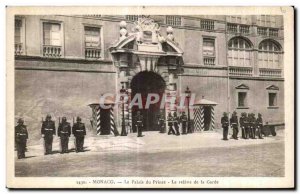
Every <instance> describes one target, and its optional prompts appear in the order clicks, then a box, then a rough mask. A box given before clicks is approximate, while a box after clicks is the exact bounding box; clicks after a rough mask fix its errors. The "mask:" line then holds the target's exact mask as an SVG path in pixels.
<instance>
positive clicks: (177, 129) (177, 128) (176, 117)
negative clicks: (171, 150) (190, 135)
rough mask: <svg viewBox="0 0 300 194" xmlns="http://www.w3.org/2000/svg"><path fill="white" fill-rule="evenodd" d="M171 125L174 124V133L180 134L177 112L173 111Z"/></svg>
mask: <svg viewBox="0 0 300 194" xmlns="http://www.w3.org/2000/svg"><path fill="white" fill-rule="evenodd" d="M173 121H174V123H173V125H174V128H175V132H176V135H177V136H178V135H180V132H179V119H178V116H177V113H176V112H174V113H173Z"/></svg>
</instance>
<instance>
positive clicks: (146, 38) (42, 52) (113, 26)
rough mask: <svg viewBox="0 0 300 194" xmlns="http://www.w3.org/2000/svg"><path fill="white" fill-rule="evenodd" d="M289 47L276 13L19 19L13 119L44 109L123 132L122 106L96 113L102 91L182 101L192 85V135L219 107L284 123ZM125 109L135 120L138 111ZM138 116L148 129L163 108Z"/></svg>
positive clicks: (38, 116)
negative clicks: (151, 94) (286, 49)
mask: <svg viewBox="0 0 300 194" xmlns="http://www.w3.org/2000/svg"><path fill="white" fill-rule="evenodd" d="M283 44H284V40H283V18H282V16H275V15H274V16H273V15H272V16H271V15H257V16H254V15H251V16H250V15H249V16H221V15H218V16H213V15H211V16H178V15H177V16H175V15H169V16H163V15H155V16H150V17H145V16H138V15H127V16H121V15H119V16H116V15H115V16H108V15H84V16H82V15H78V16H74V15H72V16H71V15H47V16H46V15H40V16H33V15H26V16H25V15H24V16H21V15H20V16H16V17H15V116H16V118H17V117H24V118H25V121H26V123H27V125H28V126H30V127H29V128H30V129H31V130H36V129H39V127H40V121H41V120H42V117H43V116H45V115H46V114H47V113H50V114H51V115H52V116H53V117H54V119H55V120H56V121H58V120H59V119H58V118H59V117H62V116H63V115H64V116H67V117H68V118H69V120H70V119H72V118H73V117H76V116H81V117H82V118H83V121H84V122H85V123H86V124H87V125H88V127H89V128H90V129H92V128H97V127H99V128H100V131H98V132H100V133H101V134H109V133H110V132H109V131H110V129H109V128H110V127H112V126H116V127H117V128H118V129H119V131H120V125H121V117H122V114H121V113H122V111H120V110H121V109H122V107H120V106H119V105H115V107H116V108H115V109H113V110H111V111H108V110H100V109H99V108H98V103H99V97H100V96H101V95H102V94H105V93H114V94H117V93H119V92H120V89H121V88H122V86H123V88H124V89H127V90H126V91H127V94H128V95H129V96H133V94H135V93H139V92H140V93H142V94H147V93H149V92H154V93H159V94H162V93H166V94H167V96H168V98H176V96H177V95H178V94H180V93H184V92H185V90H186V87H187V86H188V87H189V89H190V91H191V92H192V93H195V94H196V104H197V106H195V110H191V119H193V118H194V117H197V115H196V113H197V112H199V110H200V112H199V114H201V115H200V118H198V120H199V119H200V121H199V122H201V125H199V126H200V127H196V128H195V131H199V130H212V129H213V128H214V127H215V128H219V127H220V122H219V121H220V118H221V116H222V114H223V112H233V111H237V112H238V115H240V113H241V112H254V113H256V114H257V113H261V114H262V115H263V118H264V120H265V121H268V122H270V123H277V124H283V123H284V104H283V102H284V76H283V53H284V51H283V48H284V46H283ZM125 109H126V111H125V119H126V124H129V125H131V126H132V121H134V115H135V114H136V111H137V110H136V109H134V108H133V109H132V110H131V109H128V106H125ZM197 109H198V111H197ZM163 111H164V112H165V113H167V112H168V111H176V108H175V109H174V110H169V109H168V107H167V108H166V111H165V110H163ZM142 113H143V114H144V115H145V118H146V120H145V121H144V123H145V130H156V127H155V125H156V117H157V115H158V113H159V109H155V108H154V109H151V107H150V110H145V111H143V112H142ZM194 113H195V115H194ZM198 116H199V115H198ZM195 120H197V119H195ZM98 125H99V126H98ZM100 125H102V128H101V126H100ZM194 126H196V124H195V125H194ZM132 130H133V131H135V129H134V127H133V129H132ZM94 131H95V130H94ZM38 135H39V134H38V133H37V134H36V135H34V136H36V137H37V136H38Z"/></svg>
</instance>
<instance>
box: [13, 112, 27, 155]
mask: <svg viewBox="0 0 300 194" xmlns="http://www.w3.org/2000/svg"><path fill="white" fill-rule="evenodd" d="M27 139H28V131H27V127H26V125H24V120H23V119H21V118H20V119H19V120H18V125H17V126H16V127H15V142H16V147H17V154H18V159H22V158H25V151H26V143H27Z"/></svg>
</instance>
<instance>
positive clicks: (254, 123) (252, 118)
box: [249, 116, 256, 127]
mask: <svg viewBox="0 0 300 194" xmlns="http://www.w3.org/2000/svg"><path fill="white" fill-rule="evenodd" d="M249 123H250V126H251V127H255V125H256V119H255V117H253V116H252V117H250V121H249Z"/></svg>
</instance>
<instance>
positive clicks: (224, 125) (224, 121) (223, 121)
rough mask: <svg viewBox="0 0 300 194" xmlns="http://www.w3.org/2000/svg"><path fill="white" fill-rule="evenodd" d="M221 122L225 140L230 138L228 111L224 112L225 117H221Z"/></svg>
mask: <svg viewBox="0 0 300 194" xmlns="http://www.w3.org/2000/svg"><path fill="white" fill-rule="evenodd" d="M221 124H222V128H223V140H228V138H227V136H228V126H229V120H228V116H227V113H226V112H224V113H223V117H222V118H221Z"/></svg>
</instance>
